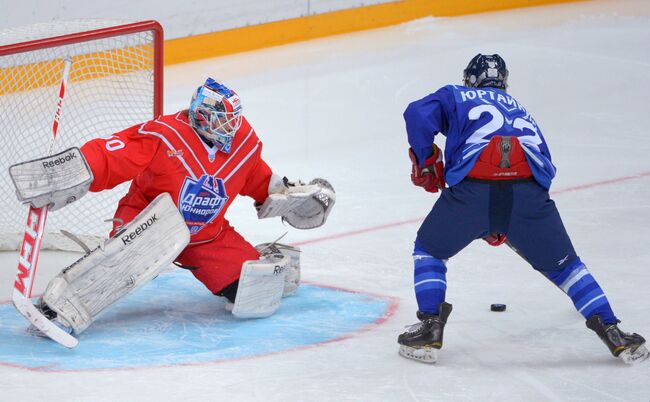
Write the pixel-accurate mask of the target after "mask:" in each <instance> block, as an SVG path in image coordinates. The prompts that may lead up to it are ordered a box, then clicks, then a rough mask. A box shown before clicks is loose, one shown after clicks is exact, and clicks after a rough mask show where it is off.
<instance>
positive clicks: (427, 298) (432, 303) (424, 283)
mask: <svg viewBox="0 0 650 402" xmlns="http://www.w3.org/2000/svg"><path fill="white" fill-rule="evenodd" d="M413 263H414V265H415V271H414V282H415V297H416V299H417V302H418V308H419V310H420V311H422V312H426V313H430V314H438V306H439V305H440V303H442V302H444V301H445V293H446V292H447V279H446V273H447V267H446V266H445V262H444V261H443V260H440V259H438V258H435V257H433V256H432V255H431V254H429V253H427V252H426V251H425V250H424V249H423V248H422V247H421V245H420V243H419V242H418V241H417V240H416V241H415V248H414V250H413Z"/></svg>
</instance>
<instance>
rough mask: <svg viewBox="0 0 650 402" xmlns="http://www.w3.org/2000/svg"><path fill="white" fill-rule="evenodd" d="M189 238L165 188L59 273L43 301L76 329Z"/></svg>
mask: <svg viewBox="0 0 650 402" xmlns="http://www.w3.org/2000/svg"><path fill="white" fill-rule="evenodd" d="M189 241H190V233H189V230H188V229H187V225H186V224H185V221H184V219H183V217H182V216H181V214H180V213H179V212H178V209H177V208H176V206H175V205H174V202H173V201H172V198H171V196H170V195H169V194H168V193H163V194H161V195H159V196H158V197H156V199H155V200H153V201H152V202H151V204H149V205H148V206H147V207H146V208H145V209H144V210H143V211H142V212H140V214H138V216H136V217H135V219H134V220H133V221H131V222H130V223H128V224H127V225H126V226H124V227H122V228H121V229H120V230H119V231H118V232H117V233H116V234H115V236H113V237H112V238H110V239H108V240H107V241H106V242H105V243H104V244H102V245H100V246H99V247H97V248H96V249H95V250H93V251H92V252H90V253H89V254H86V255H85V256H84V257H82V258H81V259H79V260H78V261H76V262H75V263H73V264H72V265H70V266H69V267H67V268H66V269H64V270H63V271H62V272H61V273H60V274H59V275H57V276H56V277H55V278H54V279H53V280H52V281H51V282H50V283H49V284H48V286H47V289H46V290H45V293H44V295H43V301H45V303H46V304H47V305H48V306H49V307H50V308H51V309H52V310H53V311H55V312H56V313H57V319H59V320H61V321H62V322H64V323H67V324H69V325H70V326H71V327H72V328H73V330H74V332H75V333H77V334H78V333H80V332H82V331H84V330H85V329H86V328H88V326H89V325H90V324H91V323H92V322H93V320H94V319H95V318H96V317H97V315H98V314H99V313H100V312H101V311H102V310H104V309H105V308H106V307H108V306H110V305H111V304H113V303H114V302H116V301H117V300H119V299H121V298H122V297H124V296H126V295H127V294H129V293H131V292H133V291H134V290H136V289H138V288H139V287H141V286H142V285H144V284H145V283H147V282H149V281H150V280H152V279H153V278H155V277H156V276H157V275H158V274H159V273H160V271H162V270H163V269H164V268H166V267H167V266H169V264H171V263H172V262H173V261H174V260H175V259H176V257H177V256H178V255H179V254H180V253H181V251H183V249H184V248H185V246H187V244H188V243H189Z"/></svg>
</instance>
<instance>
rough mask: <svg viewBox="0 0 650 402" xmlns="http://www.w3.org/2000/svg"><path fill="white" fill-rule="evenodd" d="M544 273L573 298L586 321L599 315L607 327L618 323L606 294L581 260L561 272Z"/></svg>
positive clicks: (576, 260)
mask: <svg viewBox="0 0 650 402" xmlns="http://www.w3.org/2000/svg"><path fill="white" fill-rule="evenodd" d="M542 273H543V274H544V275H545V276H546V277H547V278H548V279H550V280H551V282H553V283H554V284H556V285H557V286H558V287H559V288H560V289H562V291H563V292H564V293H566V294H567V295H568V296H569V297H570V298H571V301H573V304H574V306H575V307H576V310H578V312H579V313H580V314H582V316H583V317H584V318H585V320H588V319H589V318H591V317H592V316H594V315H598V316H600V319H601V320H602V322H603V324H605V325H610V324H616V323H617V322H618V320H617V318H616V316H615V315H614V312H613V311H612V308H611V306H610V305H609V301H607V297H605V292H603V290H602V289H601V288H600V286H599V285H598V282H596V280H595V279H594V277H593V276H592V275H591V273H589V270H588V269H587V267H586V266H585V264H583V263H582V261H580V258H576V259H575V261H574V262H573V263H571V264H569V265H567V266H566V268H564V269H561V270H559V271H546V272H542Z"/></svg>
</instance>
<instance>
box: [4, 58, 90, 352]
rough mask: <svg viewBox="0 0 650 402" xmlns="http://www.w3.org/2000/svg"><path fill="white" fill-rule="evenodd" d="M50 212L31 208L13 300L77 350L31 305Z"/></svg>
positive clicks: (45, 329)
mask: <svg viewBox="0 0 650 402" xmlns="http://www.w3.org/2000/svg"><path fill="white" fill-rule="evenodd" d="M71 66H72V60H70V59H65V60H64V64H63V74H62V76H61V84H60V86H59V99H58V101H57V103H56V111H55V113H54V121H53V122H52V137H51V138H50V143H49V146H48V154H52V150H53V149H54V141H55V140H56V135H57V133H58V132H59V118H60V117H61V107H62V105H63V98H64V96H65V90H66V87H67V83H68V76H69V75H70V68H71ZM47 211H48V207H47V206H44V207H42V208H34V207H32V206H30V207H29V213H28V214H27V225H26V226H25V234H24V235H23V241H22V243H21V245H20V255H19V257H18V273H17V274H16V280H15V281H14V289H13V293H12V296H11V299H12V301H13V304H14V306H15V307H16V310H18V312H19V313H20V314H22V315H23V316H24V317H25V318H27V320H29V322H31V323H32V324H33V325H34V326H35V327H36V328H38V329H39V330H40V331H41V332H42V333H43V334H45V335H46V336H48V337H49V338H50V339H52V340H53V341H55V342H58V343H60V344H61V345H63V346H65V347H67V348H74V347H75V346H77V344H78V343H79V341H78V340H77V339H76V338H75V337H73V336H72V335H70V334H68V333H67V332H65V331H64V330H62V329H61V328H59V327H58V326H56V325H55V324H54V323H53V322H51V321H50V320H48V319H47V317H45V316H44V315H43V314H42V313H41V312H40V311H38V309H37V308H36V307H34V305H33V304H32V302H31V297H32V287H33V286H34V277H35V276H36V264H37V263H38V256H39V254H40V252H41V243H42V241H43V233H44V231H45V221H46V219H47Z"/></svg>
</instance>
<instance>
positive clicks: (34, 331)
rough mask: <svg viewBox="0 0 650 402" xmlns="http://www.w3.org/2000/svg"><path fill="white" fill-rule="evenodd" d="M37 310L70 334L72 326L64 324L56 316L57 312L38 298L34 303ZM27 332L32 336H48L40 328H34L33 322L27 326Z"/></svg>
mask: <svg viewBox="0 0 650 402" xmlns="http://www.w3.org/2000/svg"><path fill="white" fill-rule="evenodd" d="M34 307H36V309H37V310H38V311H40V312H41V313H43V315H44V316H45V317H46V318H47V319H48V320H50V321H52V322H53V323H54V325H56V326H57V327H59V328H61V329H62V330H63V331H65V332H67V333H68V334H72V327H70V326H69V325H67V324H65V323H64V322H63V321H61V320H59V319H58V318H57V314H56V312H55V311H53V310H52V309H51V308H50V306H48V305H47V304H45V302H44V301H43V300H39V301H38V303H36V304H35V305H34ZM27 333H28V334H29V335H32V336H39V337H41V338H48V336H47V335H45V334H44V333H42V332H41V330H40V329H38V328H36V327H35V326H34V324H32V325H30V326H29V327H27Z"/></svg>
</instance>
